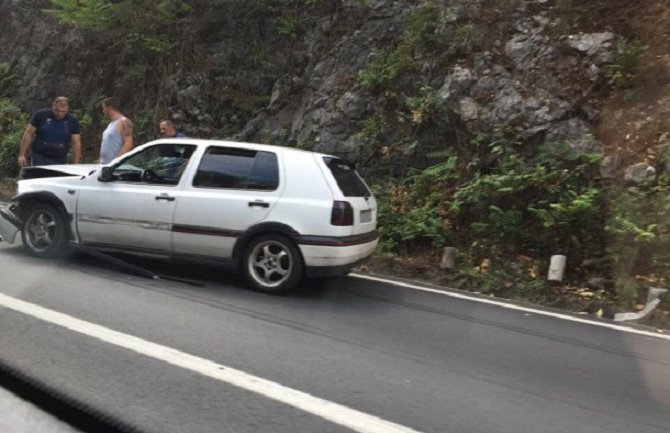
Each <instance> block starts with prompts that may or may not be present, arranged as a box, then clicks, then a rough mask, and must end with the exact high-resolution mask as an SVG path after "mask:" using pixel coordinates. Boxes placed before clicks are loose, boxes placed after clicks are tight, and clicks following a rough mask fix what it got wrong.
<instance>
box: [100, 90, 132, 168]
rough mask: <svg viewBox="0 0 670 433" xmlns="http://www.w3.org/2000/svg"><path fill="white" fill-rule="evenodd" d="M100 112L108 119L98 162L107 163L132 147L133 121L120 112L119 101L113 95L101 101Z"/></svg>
mask: <svg viewBox="0 0 670 433" xmlns="http://www.w3.org/2000/svg"><path fill="white" fill-rule="evenodd" d="M102 114H104V115H105V116H106V117H107V118H108V119H109V125H107V129H105V131H104V132H103V133H102V143H101V144H100V163H101V164H107V163H108V162H110V161H111V160H113V159H114V158H116V157H117V156H120V155H123V154H124V153H127V152H129V151H130V150H131V149H132V148H133V122H131V121H130V119H128V118H127V117H125V116H124V115H123V113H121V103H120V102H119V99H118V98H115V97H111V98H106V99H104V100H103V101H102Z"/></svg>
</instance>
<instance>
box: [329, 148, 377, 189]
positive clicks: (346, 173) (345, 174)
mask: <svg viewBox="0 0 670 433" xmlns="http://www.w3.org/2000/svg"><path fill="white" fill-rule="evenodd" d="M323 160H324V161H325V163H326V165H327V166H328V168H329V169H330V172H331V173H333V177H334V178H335V181H336V182H337V185H338V186H339V187H340V190H341V191H342V194H344V196H345V197H367V196H370V195H372V194H371V193H370V191H369V190H368V188H367V187H366V186H365V184H364V183H363V181H362V180H361V178H360V177H358V173H356V169H354V168H353V166H352V165H351V164H349V163H347V162H345V161H342V160H341V159H336V158H323Z"/></svg>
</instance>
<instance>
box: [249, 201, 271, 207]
mask: <svg viewBox="0 0 670 433" xmlns="http://www.w3.org/2000/svg"><path fill="white" fill-rule="evenodd" d="M254 206H257V207H270V203H266V202H264V201H250V202H249V207H254Z"/></svg>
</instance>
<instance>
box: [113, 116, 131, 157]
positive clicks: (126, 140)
mask: <svg viewBox="0 0 670 433" xmlns="http://www.w3.org/2000/svg"><path fill="white" fill-rule="evenodd" d="M117 128H118V131H119V132H120V133H121V137H122V138H123V145H122V146H121V150H119V154H118V155H116V156H121V155H123V154H124V153H128V152H130V151H131V150H132V148H133V122H131V121H130V119H123V120H122V121H121V122H119V125H118V126H117Z"/></svg>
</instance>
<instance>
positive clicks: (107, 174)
mask: <svg viewBox="0 0 670 433" xmlns="http://www.w3.org/2000/svg"><path fill="white" fill-rule="evenodd" d="M113 171H114V169H113V168H112V167H102V169H101V170H100V176H98V180H99V181H100V182H109V181H111V180H112V179H113V176H112V172H113Z"/></svg>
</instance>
